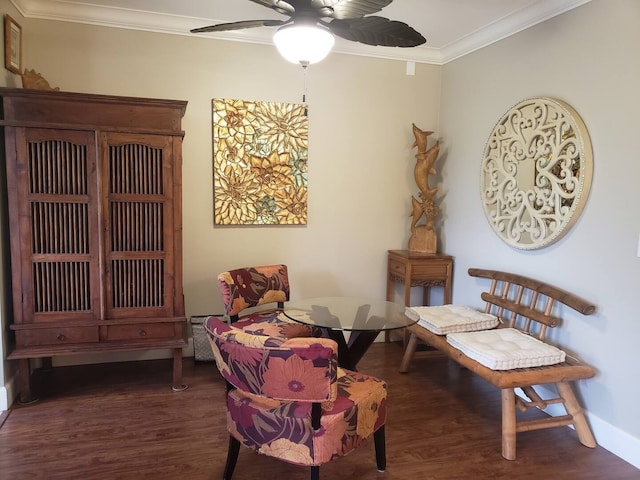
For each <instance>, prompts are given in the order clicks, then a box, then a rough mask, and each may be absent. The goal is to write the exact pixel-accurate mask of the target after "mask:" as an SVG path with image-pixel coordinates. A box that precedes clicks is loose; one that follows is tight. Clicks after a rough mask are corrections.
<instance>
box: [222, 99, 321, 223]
mask: <svg viewBox="0 0 640 480" xmlns="http://www.w3.org/2000/svg"><path fill="white" fill-rule="evenodd" d="M308 125H309V123H308V119H307V116H306V114H305V106H304V105H302V104H294V103H276V102H252V101H246V100H230V99H214V100H213V185H214V208H213V210H214V223H215V224H216V225H306V223H307V152H308V147H307V145H308V141H307V137H308V132H309V127H308Z"/></svg>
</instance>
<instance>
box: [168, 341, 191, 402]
mask: <svg viewBox="0 0 640 480" xmlns="http://www.w3.org/2000/svg"><path fill="white" fill-rule="evenodd" d="M171 389H172V390H173V391H174V392H181V391H183V390H186V389H187V386H186V385H185V384H183V383H182V348H174V349H173V386H172V387H171Z"/></svg>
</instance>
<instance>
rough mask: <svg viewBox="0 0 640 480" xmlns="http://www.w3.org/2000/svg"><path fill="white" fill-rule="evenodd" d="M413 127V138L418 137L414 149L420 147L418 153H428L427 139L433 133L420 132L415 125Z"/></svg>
mask: <svg viewBox="0 0 640 480" xmlns="http://www.w3.org/2000/svg"><path fill="white" fill-rule="evenodd" d="M411 125H413V136H414V137H416V141H415V142H413V146H414V147H418V153H423V152H426V151H427V137H428V136H429V135H431V134H432V133H433V132H427V131H426V130H420V129H419V128H418V127H416V124H415V123H412V124H411Z"/></svg>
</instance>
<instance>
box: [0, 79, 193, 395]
mask: <svg viewBox="0 0 640 480" xmlns="http://www.w3.org/2000/svg"><path fill="white" fill-rule="evenodd" d="M0 95H2V107H3V112H2V113H3V117H2V125H3V127H4V141H5V160H6V161H5V165H6V179H7V186H6V190H7V197H8V207H9V208H8V210H9V218H8V228H5V229H4V230H6V233H7V234H8V236H9V240H10V245H11V284H12V292H13V322H12V324H11V329H12V330H13V331H14V332H15V348H14V349H13V350H12V352H11V353H10V355H9V357H8V358H9V359H15V360H18V361H19V375H18V379H19V386H18V388H19V390H20V401H21V402H25V403H26V402H30V401H32V400H33V395H32V392H31V386H30V361H29V360H30V359H32V358H37V357H43V358H50V357H53V356H56V355H69V354H80V353H98V352H109V351H126V350H151V349H154V350H155V349H172V350H173V361H174V367H173V388H174V389H176V390H177V389H181V388H183V385H182V348H183V347H184V346H186V318H185V314H184V300H183V293H182V253H181V251H182V237H181V235H182V229H181V219H182V215H181V194H182V192H181V165H182V155H181V150H182V137H183V132H182V130H181V129H180V124H181V118H182V116H183V115H184V110H185V108H186V102H182V101H174V100H155V99H138V98H125V97H112V96H100V95H86V94H75V93H61V92H51V91H30V90H15V89H0Z"/></svg>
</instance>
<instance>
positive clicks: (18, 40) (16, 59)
mask: <svg viewBox="0 0 640 480" xmlns="http://www.w3.org/2000/svg"><path fill="white" fill-rule="evenodd" d="M4 67H5V68H6V69H7V70H10V71H11V72H13V73H17V74H21V73H22V27H21V26H20V25H19V24H18V22H16V21H15V20H14V19H13V18H11V17H10V16H9V15H5V16H4Z"/></svg>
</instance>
